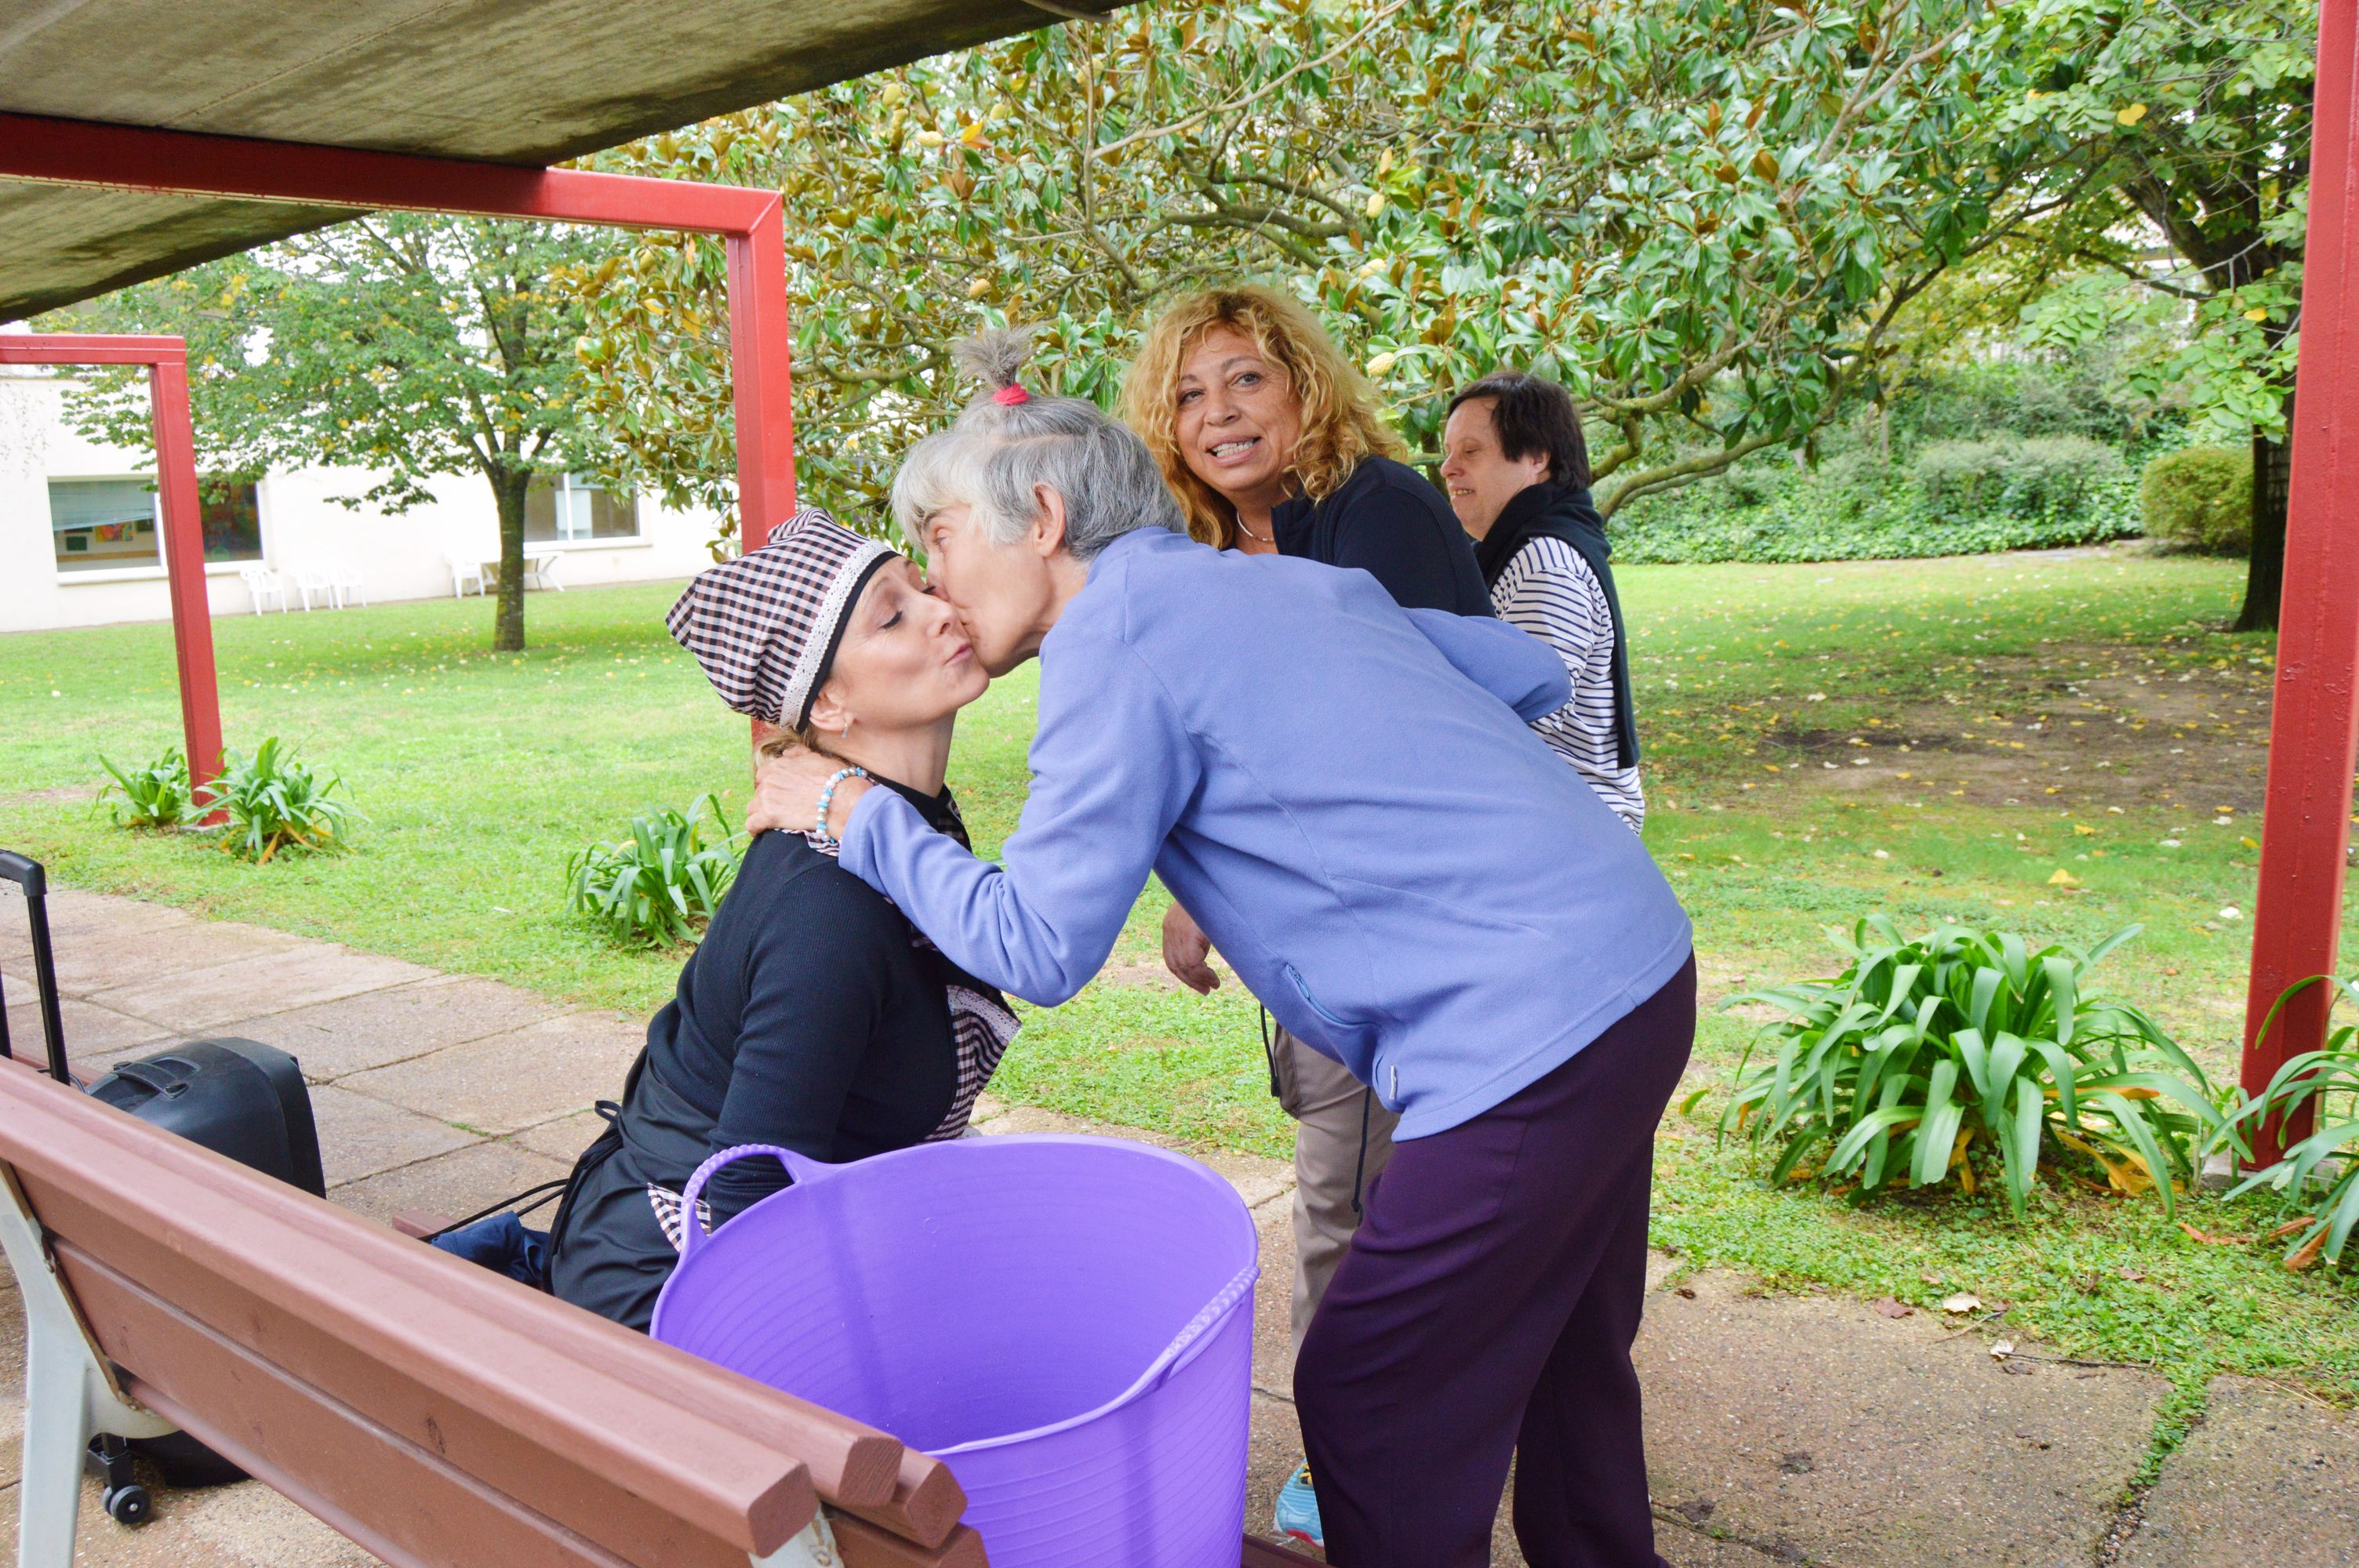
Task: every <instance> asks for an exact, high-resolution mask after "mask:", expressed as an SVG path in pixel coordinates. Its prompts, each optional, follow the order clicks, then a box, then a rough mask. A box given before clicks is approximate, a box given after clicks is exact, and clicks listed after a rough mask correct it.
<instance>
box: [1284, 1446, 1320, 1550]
mask: <svg viewBox="0 0 2359 1568" xmlns="http://www.w3.org/2000/svg"><path fill="white" fill-rule="evenodd" d="M1277 1533H1278V1534H1280V1535H1289V1536H1292V1537H1293V1538H1294V1539H1295V1540H1297V1541H1306V1542H1308V1543H1309V1544H1310V1545H1312V1546H1315V1547H1317V1548H1319V1549H1320V1550H1321V1552H1324V1551H1325V1550H1326V1549H1327V1532H1326V1531H1325V1530H1321V1529H1320V1528H1319V1494H1318V1493H1317V1492H1316V1491H1314V1490H1312V1488H1311V1486H1310V1465H1309V1464H1307V1463H1306V1464H1301V1465H1296V1466H1295V1467H1294V1474H1293V1475H1291V1476H1288V1477H1287V1478H1286V1485H1285V1486H1283V1487H1279V1488H1278V1492H1277Z"/></svg>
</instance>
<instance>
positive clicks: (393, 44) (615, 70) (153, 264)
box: [0, 0, 1065, 320]
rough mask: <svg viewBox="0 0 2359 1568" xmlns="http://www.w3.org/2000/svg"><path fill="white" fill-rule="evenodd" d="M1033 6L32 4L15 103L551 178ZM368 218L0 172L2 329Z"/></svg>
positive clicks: (1, 59) (8, 18)
mask: <svg viewBox="0 0 2359 1568" xmlns="http://www.w3.org/2000/svg"><path fill="white" fill-rule="evenodd" d="M1064 9H1065V7H1064V5H1061V4H1060V5H1035V4H1032V3H1030V0H663V3H661V4H657V3H654V0H340V3H339V4H337V5H288V3H287V0H204V3H203V4H201V5H190V4H189V3H188V0H30V3H29V4H27V5H11V6H6V7H0V110H9V111H14V112H16V113H19V114H43V115H53V116H57V117H59V118H63V119H71V120H96V121H106V122H113V123H115V124H130V125H148V126H162V127H166V128H168V129H172V130H182V131H203V132H211V133H214V134H217V135H244V136H259V137H265V138H268V139H271V140H275V141H287V142H309V143H316V144H322V145H327V146H348V147H366V148H372V149H376V150H380V151H390V152H408V153H424V154H431V155H436V156H440V157H462V158H481V159H487V160H491V161H494V162H501V163H516V164H526V165H533V166H538V165H544V164H549V163H553V162H556V161H558V160H560V159H563V158H568V157H579V156H581V155H582V154H584V153H590V152H594V151H596V150H598V149H599V148H602V147H609V146H614V145H616V144H617V143H620V142H625V141H628V140H630V139H631V138H633V137H635V136H640V135H647V134H650V133H652V132H656V131H663V130H669V129H672V128H674V127H677V126H680V125H685V124H693V123H694V122H696V121H698V120H701V119H705V118H708V117H710V116H712V115H715V114H726V113H728V112H729V111H731V110H735V109H743V108H745V107H747V106H748V105H751V104H756V103H767V102H770V101H771V100H773V99H777V98H783V97H786V96H788V95H789V94H791V93H796V92H804V91H807V90H809V89H810V88H813V87H819V86H823V85H825V84H826V83H828V82H831V81H843V80H845V79H847V78H850V77H854V76H863V75H865V74H867V73H868V72H870V71H874V70H884V69H886V67H888V66H895V65H900V64H905V63H907V62H908V61H909V60H912V59H919V58H921V57H923V56H926V55H930V54H939V53H941V52H942V51H944V50H947V49H962V48H964V47H966V46H968V45H970V44H975V43H981V42H984V41H985V40H987V39H991V38H1004V37H1006V36H1007V35H1009V34H1011V33H1019V32H1023V31H1026V30H1027V29H1029V28H1033V27H1040V26H1042V25H1043V24H1046V23H1051V22H1053V21H1055V20H1056V17H1055V16H1052V15H1050V12H1052V11H1056V12H1063V11H1064ZM356 215H357V210H356V209H351V208H338V207H312V206H300V205H292V204H287V203H279V202H262V201H238V200H217V199H212V198H194V197H173V196H157V195H152V194H137V193H132V192H124V191H112V190H103V189H93V188H87V187H68V186H59V185H38V184H31V183H26V182H22V181H15V180H5V179H0V320H9V319H15V318H18V317H26V316H31V315H34V314H36V313H38V312H39V311H42V310H48V309H53V308H57V307H59V306H60V305H67V304H71V303H72V302H73V301H75V300H77V299H83V298H87V297H91V296H92V295H96V294H103V293H105V292H107V291H108V290H110V289H114V288H120V287H124V286H125V285H126V284H132V283H136V282H139V281H141V280H142V279H145V278H150V277H156V276H160V275H162V274H164V273H168V272H172V271H175V270H177V269H179V268H180V267H184V266H189V265H194V264H195V263H197V262H201V261H208V260H211V259H212V258H213V257H216V256H223V255H228V254H232V253H234V252H236V251H241V250H245V249H247V248H249V247H251V246H254V245H257V244H261V243H265V242H266V241H269V240H275V239H279V238H283V237H284V236H286V235H288V234H292V233H298V232H301V231H303V230H306V229H315V228H319V227H321V226H322V225H324V224H328V223H333V222H339V221H341V220H342V219H346V218H351V217H354V216H356Z"/></svg>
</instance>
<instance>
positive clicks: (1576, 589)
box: [1491, 535, 1647, 832]
mask: <svg viewBox="0 0 2359 1568" xmlns="http://www.w3.org/2000/svg"><path fill="white" fill-rule="evenodd" d="M1491 608H1492V609H1493V610H1494V611H1496V612H1497V614H1498V617H1499V619H1500V620H1502V621H1505V622H1507V623H1508V624H1509V625H1511V626H1516V627H1519V628H1521V629H1522V630H1524V631H1526V632H1528V633H1531V634H1532V635H1533V636H1535V637H1538V639H1539V640H1540V641H1541V642H1543V643H1547V644H1548V645H1549V647H1551V648H1554V649H1555V650H1556V651H1557V654H1558V656H1559V657H1560V658H1562V659H1563V660H1564V667H1565V671H1566V673H1567V674H1569V675H1570V676H1571V677H1572V700H1571V702H1568V703H1566V704H1565V705H1564V706H1563V707H1562V708H1558V709H1557V710H1556V711H1555V712H1554V713H1550V714H1548V715H1546V716H1544V717H1543V718H1541V719H1538V720H1536V721H1534V723H1533V725H1532V728H1533V729H1534V730H1538V731H1539V734H1540V738H1541V739H1542V740H1544V741H1547V742H1548V743H1549V745H1550V746H1552V747H1554V748H1555V749H1556V752H1557V754H1558V755H1559V756H1560V757H1562V758H1563V759H1564V760H1565V761H1566V762H1571V764H1572V768H1573V771H1574V772H1575V773H1579V774H1580V775H1581V777H1582V782H1583V783H1585V784H1588V785H1589V787H1590V788H1591V789H1593V790H1594V791H1596V792H1597V796H1598V798H1599V799H1600V800H1603V802H1604V803H1605V804H1606V805H1608V806H1612V807H1613V808H1614V812H1615V814H1616V815H1618V816H1620V817H1621V818H1622V820H1623V821H1625V822H1626V823H1628V824H1629V825H1630V828H1631V831H1633V832H1636V831H1637V830H1638V829H1639V828H1641V827H1644V826H1646V821H1647V796H1646V795H1645V793H1644V792H1643V791H1641V790H1640V788H1639V787H1638V770H1637V769H1636V768H1635V767H1632V768H1624V767H1617V766H1615V765H1614V764H1616V763H1617V762H1620V761H1621V748H1620V747H1619V746H1617V745H1616V744H1615V743H1614V612H1613V611H1612V609H1611V608H1610V607H1608V605H1607V604H1606V602H1605V589H1603V587H1602V586H1601V585H1600V584H1599V582H1598V580H1597V574H1596V573H1595V572H1593V571H1591V570H1590V569H1589V563H1588V562H1587V561H1584V560H1582V558H1581V552H1580V551H1578V550H1576V549H1574V548H1573V547H1572V546H1571V545H1568V544H1566V543H1565V542H1564V541H1563V540H1562V539H1555V538H1549V537H1548V536H1546V535H1542V536H1540V537H1538V538H1535V539H1533V540H1532V541H1531V542H1530V543H1529V544H1527V545H1526V546H1524V547H1523V548H1522V549H1520V550H1518V551H1517V552H1516V558H1515V559H1513V560H1511V561H1509V562H1508V563H1507V569H1506V570H1505V571H1503V572H1501V573H1500V574H1499V580H1498V581H1497V582H1495V583H1494V584H1492V585H1491Z"/></svg>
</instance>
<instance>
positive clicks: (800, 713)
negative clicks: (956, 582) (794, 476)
mask: <svg viewBox="0 0 2359 1568" xmlns="http://www.w3.org/2000/svg"><path fill="white" fill-rule="evenodd" d="M893 554H894V552H893V550H892V549H891V548H890V547H889V546H886V545H883V544H880V543H878V542H877V541H876V540H875V539H869V538H864V537H862V536H861V535H858V534H855V533H853V531H852V530H851V529H849V528H847V527H845V526H844V525H843V524H841V523H838V522H837V521H836V520H835V519H834V518H832V517H830V516H829V515H828V514H826V513H824V512H821V511H820V510H819V509H818V508H817V507H810V508H806V509H805V510H803V511H800V512H798V513H796V514H794V515H793V516H792V517H790V518H788V520H787V521H786V523H785V524H783V525H782V526H781V527H779V528H778V530H777V532H776V533H774V534H772V535H770V542H769V543H768V544H766V545H764V546H762V547H761V548H760V549H758V550H751V551H748V552H747V553H746V554H745V555H743V556H740V557H737V558H736V559H735V560H734V561H728V562H725V563H723V565H721V566H717V567H714V568H712V569H711V570H710V571H703V572H699V573H698V574H697V575H696V578H695V579H694V580H693V581H691V582H690V584H689V585H688V591H687V592H685V593H683V594H681V595H680V596H679V601H678V602H677V603H675V604H674V605H673V606H672V607H671V610H670V611H669V613H668V614H666V615H665V616H664V624H665V625H666V626H668V627H669V628H670V629H671V634H672V638H673V640H674V641H676V642H677V643H679V645H680V646H681V647H683V648H686V649H687V650H688V651H689V652H690V653H691V654H695V655H696V662H697V663H698V664H700V665H703V666H704V674H705V678H706V679H708V680H710V681H712V688H713V690H715V691H717V692H719V693H720V694H721V700H722V701H723V702H725V703H727V704H728V705H729V706H730V707H732V708H735V709H736V710H737V711H738V712H740V713H746V714H751V715H752V716H753V717H755V718H756V719H761V720H762V721H763V722H764V723H766V724H776V725H778V726H780V727H781V728H783V729H788V730H799V729H801V728H802V726H803V721H804V720H805V719H808V718H810V706H811V699H812V698H813V697H816V696H817V695H818V694H819V688H820V687H821V684H822V683H824V682H825V680H826V679H827V671H828V665H830V664H832V663H833V661H834V659H835V647H836V643H838V642H840V641H841V640H842V639H843V622H844V619H845V618H846V617H847V616H848V615H850V614H851V613H852V606H853V603H854V602H855V601H857V600H858V599H859V598H860V590H861V589H862V588H863V587H864V586H865V585H866V584H867V581H868V579H869V578H870V577H872V576H874V575H875V571H876V568H878V567H879V566H881V565H883V564H884V563H885V562H886V560H888V559H889V558H891V557H892V556H893Z"/></svg>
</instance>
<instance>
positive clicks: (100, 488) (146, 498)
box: [49, 478, 262, 572]
mask: <svg viewBox="0 0 2359 1568" xmlns="http://www.w3.org/2000/svg"><path fill="white" fill-rule="evenodd" d="M197 494H198V499H199V502H200V505H199V508H198V515H199V522H200V525H201V528H202V530H203V532H204V537H205V559H207V560H209V561H258V560H260V559H261V558H262V514H261V511H260V508H259V507H258V505H257V504H256V499H255V486H254V484H253V481H248V480H230V479H208V480H201V481H198V486H197ZM49 536H50V538H51V540H52V541H53V542H54V545H55V547H56V550H57V559H58V570H60V571H61V572H95V571H119V570H122V569H124V568H139V567H146V568H151V569H153V568H158V567H160V566H162V565H163V564H164V557H163V553H162V552H161V551H160V550H159V549H158V547H157V539H156V481H154V480H152V479H139V478H132V479H53V480H51V481H49Z"/></svg>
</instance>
